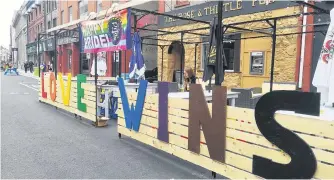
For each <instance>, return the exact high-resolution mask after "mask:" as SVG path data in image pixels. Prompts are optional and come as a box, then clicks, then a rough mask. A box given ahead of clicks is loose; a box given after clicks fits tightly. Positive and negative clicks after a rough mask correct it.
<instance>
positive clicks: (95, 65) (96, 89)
mask: <svg viewBox="0 0 334 180" xmlns="http://www.w3.org/2000/svg"><path fill="white" fill-rule="evenodd" d="M94 69H95V97H96V100H95V107H96V108H95V122H96V123H98V121H97V112H98V108H97V101H98V100H100V99H99V97H98V96H97V91H98V88H97V53H95V64H94ZM105 98H107V97H105Z"/></svg>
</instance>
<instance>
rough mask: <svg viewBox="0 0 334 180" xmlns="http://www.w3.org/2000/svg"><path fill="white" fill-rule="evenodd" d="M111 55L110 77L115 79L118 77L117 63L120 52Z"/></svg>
mask: <svg viewBox="0 0 334 180" xmlns="http://www.w3.org/2000/svg"><path fill="white" fill-rule="evenodd" d="M112 53H113V56H112V57H113V59H112V66H111V67H112V77H116V76H118V75H119V69H120V68H119V62H120V56H121V55H120V53H121V52H120V51H114V52H112Z"/></svg>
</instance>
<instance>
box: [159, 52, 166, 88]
mask: <svg viewBox="0 0 334 180" xmlns="http://www.w3.org/2000/svg"><path fill="white" fill-rule="evenodd" d="M159 47H160V48H161V57H162V60H161V78H160V81H162V77H163V75H164V49H165V46H159Z"/></svg>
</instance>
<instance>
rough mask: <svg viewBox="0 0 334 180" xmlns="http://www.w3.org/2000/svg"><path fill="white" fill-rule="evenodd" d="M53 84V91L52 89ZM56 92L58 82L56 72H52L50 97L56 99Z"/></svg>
mask: <svg viewBox="0 0 334 180" xmlns="http://www.w3.org/2000/svg"><path fill="white" fill-rule="evenodd" d="M52 85H53V91H52ZM56 94H57V84H56V77H55V74H54V73H51V74H50V97H51V100H52V101H56Z"/></svg>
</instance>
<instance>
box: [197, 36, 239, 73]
mask: <svg viewBox="0 0 334 180" xmlns="http://www.w3.org/2000/svg"><path fill="white" fill-rule="evenodd" d="M224 38H225V39H224V43H223V46H224V55H225V58H226V63H227V69H226V70H230V71H235V72H238V71H239V69H240V67H239V66H240V40H229V39H240V34H237V35H231V36H224ZM208 39H209V38H208V37H205V38H203V41H204V42H207V43H203V44H202V49H201V52H202V61H201V67H200V69H201V70H204V61H206V60H207V57H208V51H209V42H208Z"/></svg>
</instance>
